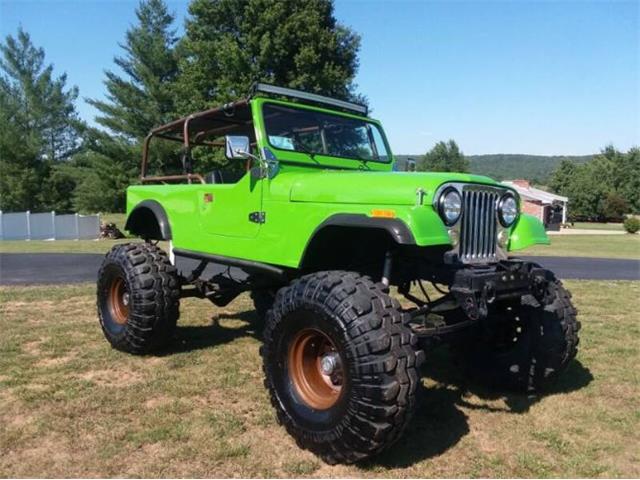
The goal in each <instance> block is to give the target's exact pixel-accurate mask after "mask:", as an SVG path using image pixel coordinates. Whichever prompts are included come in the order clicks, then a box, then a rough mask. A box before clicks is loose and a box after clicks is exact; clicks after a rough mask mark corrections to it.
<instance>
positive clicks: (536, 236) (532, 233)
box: [509, 213, 551, 251]
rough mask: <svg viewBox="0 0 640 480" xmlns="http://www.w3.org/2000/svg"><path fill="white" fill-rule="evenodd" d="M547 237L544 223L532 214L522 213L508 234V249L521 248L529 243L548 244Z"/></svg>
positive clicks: (528, 245)
mask: <svg viewBox="0 0 640 480" xmlns="http://www.w3.org/2000/svg"><path fill="white" fill-rule="evenodd" d="M550 243H551V242H550V241H549V237H548V236H547V233H546V232H545V230H544V225H542V222H540V220H538V219H537V218H536V217H534V216H533V215H527V214H526V213H523V214H521V215H520V218H518V222H517V223H516V225H515V227H514V228H513V229H512V231H511V235H510V236H509V250H511V251H513V250H522V249H523V248H527V247H530V246H531V245H536V244H543V245H549V244H550Z"/></svg>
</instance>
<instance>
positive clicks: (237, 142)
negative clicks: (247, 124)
mask: <svg viewBox="0 0 640 480" xmlns="http://www.w3.org/2000/svg"><path fill="white" fill-rule="evenodd" d="M224 143H225V156H226V157H227V159H229V160H234V159H238V158H248V157H250V156H251V147H250V144H249V137H245V136H241V135H226V136H225V137H224Z"/></svg>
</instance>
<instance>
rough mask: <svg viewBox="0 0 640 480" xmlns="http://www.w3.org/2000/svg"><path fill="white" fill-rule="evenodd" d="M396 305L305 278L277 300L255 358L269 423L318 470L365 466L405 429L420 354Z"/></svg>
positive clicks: (336, 279)
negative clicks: (271, 414)
mask: <svg viewBox="0 0 640 480" xmlns="http://www.w3.org/2000/svg"><path fill="white" fill-rule="evenodd" d="M406 321H407V318H406V316H405V315H404V314H403V313H402V312H401V311H400V305H399V304H398V302H397V301H396V300H394V299H392V298H391V297H390V296H389V295H388V294H387V293H386V292H385V291H383V290H382V289H381V287H380V286H379V285H378V284H375V283H374V282H372V281H371V280H370V279H369V278H367V277H363V276H360V275H358V274H356V273H351V272H333V271H332V272H320V273H315V274H312V275H307V276H305V277H302V278H300V279H298V280H296V281H294V282H293V283H292V284H291V285H290V286H288V287H285V288H283V289H281V290H280V291H278V293H277V295H276V299H275V302H274V305H273V307H272V308H271V309H270V310H269V312H268V314H267V324H266V328H265V334H264V346H263V348H262V356H263V362H264V372H265V376H266V381H265V383H266V386H267V388H268V389H269V393H270V395H271V401H272V403H273V405H274V407H275V408H276V411H277V414H278V419H279V421H280V423H281V424H283V425H284V426H285V428H286V429H287V431H288V432H289V433H290V434H291V435H292V436H293V437H294V438H295V439H296V441H297V443H298V445H299V446H300V447H302V448H307V449H309V450H311V451H313V452H314V453H316V454H317V455H319V456H320V457H321V458H323V459H324V460H325V461H326V462H328V463H332V464H333V463H351V462H355V461H358V460H362V459H364V458H367V457H370V456H372V455H374V454H376V453H378V452H380V451H382V450H383V449H384V448H386V447H387V446H389V445H390V444H392V443H393V442H394V441H395V440H397V439H398V438H399V436H400V435H401V433H402V432H403V430H404V429H405V427H406V425H407V424H408V422H409V419H410V416H411V414H412V411H413V408H414V404H415V392H416V387H417V385H418V372H417V367H418V365H419V363H420V362H421V360H422V352H421V351H418V350H417V349H416V344H417V338H416V337H415V335H414V334H413V333H412V332H411V330H410V329H409V327H408V326H407V324H406Z"/></svg>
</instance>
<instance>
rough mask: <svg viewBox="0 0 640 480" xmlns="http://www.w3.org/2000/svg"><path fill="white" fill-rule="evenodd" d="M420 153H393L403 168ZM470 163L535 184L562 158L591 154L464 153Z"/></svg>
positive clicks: (583, 159)
mask: <svg viewBox="0 0 640 480" xmlns="http://www.w3.org/2000/svg"><path fill="white" fill-rule="evenodd" d="M420 156H421V155H395V157H396V159H398V163H399V167H400V169H401V170H403V169H404V165H405V163H406V160H407V158H413V159H414V160H416V161H417V160H418V159H419V158H420ZM465 156H466V157H467V158H468V159H469V162H470V163H471V171H472V172H473V173H477V174H479V175H487V176H488V177H492V178H495V179H496V180H513V179H516V178H524V179H526V180H530V181H532V182H534V183H537V184H545V183H546V182H547V180H548V179H549V177H550V175H551V173H552V172H553V171H554V170H555V169H556V167H557V166H558V165H559V164H560V162H561V161H562V160H571V161H572V162H576V163H586V162H588V161H589V160H591V159H592V158H593V157H594V156H593V155H580V156H562V155H550V156H547V155H526V154H511V153H497V154H491V155H465Z"/></svg>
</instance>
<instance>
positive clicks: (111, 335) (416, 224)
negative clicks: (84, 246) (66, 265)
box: [97, 84, 580, 463]
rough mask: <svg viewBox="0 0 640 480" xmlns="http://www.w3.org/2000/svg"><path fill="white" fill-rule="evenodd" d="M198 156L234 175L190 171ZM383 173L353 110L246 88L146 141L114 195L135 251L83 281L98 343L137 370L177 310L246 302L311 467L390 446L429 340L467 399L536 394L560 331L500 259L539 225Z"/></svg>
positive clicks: (268, 88)
mask: <svg viewBox="0 0 640 480" xmlns="http://www.w3.org/2000/svg"><path fill="white" fill-rule="evenodd" d="M156 139H164V140H168V141H174V142H180V144H181V145H182V147H181V150H179V152H181V153H177V152H178V150H175V148H174V150H173V151H174V152H176V158H178V157H181V160H182V165H181V169H180V170H176V171H174V172H173V174H167V172H160V173H161V175H157V174H156V173H158V172H155V171H153V169H152V168H151V167H150V164H151V163H152V162H151V161H150V158H151V157H152V155H150V147H151V146H152V145H156V144H157V143H158V144H159V145H160V144H162V143H164V147H165V150H164V152H167V151H169V150H167V148H166V147H167V146H168V145H170V144H167V143H166V142H155V141H154V142H153V143H152V140H156ZM216 149H219V150H220V152H222V151H223V149H224V152H225V155H226V158H227V159H228V160H229V164H230V165H231V166H233V165H234V163H235V165H236V166H237V167H241V168H237V169H236V170H237V171H240V174H236V175H233V174H230V173H229V172H225V171H219V170H214V171H212V172H208V173H205V172H202V171H201V172H200V173H196V172H197V170H198V168H197V165H198V164H204V163H205V162H206V161H208V160H210V159H211V158H212V155H214V153H212V150H213V151H214V152H215V150H216ZM207 155H208V157H207ZM207 159H208V160H207ZM176 163H177V162H176ZM394 166H395V162H394V158H393V155H392V154H391V150H390V149H389V144H388V143H387V140H386V138H385V135H384V132H383V130H382V126H381V125H380V123H379V122H378V121H376V120H372V119H370V118H368V117H367V108H366V107H364V106H362V105H358V104H354V103H349V102H344V101H341V100H337V99H332V98H327V97H323V96H319V95H315V94H310V93H305V92H300V91H296V90H291V89H286V88H281V87H275V86H272V85H266V84H257V85H255V86H254V88H253V89H252V91H251V93H250V95H249V96H248V97H247V98H245V99H243V100H239V101H236V102H234V103H229V104H226V105H223V106H222V107H219V108H214V109H211V110H207V111H204V112H199V113H195V114H193V115H189V116H188V117H186V118H182V119H179V120H176V121H174V122H171V123H169V124H167V125H164V126H161V127H159V128H156V129H154V130H153V131H152V132H151V133H150V134H149V136H148V137H147V138H146V140H145V144H144V151H143V158H142V172H141V177H140V185H135V186H132V187H129V189H128V191H127V212H128V218H127V223H126V229H127V230H128V231H129V232H131V233H132V234H134V235H137V236H139V237H141V238H142V239H144V242H139V243H130V244H123V245H117V246H115V247H114V248H113V249H112V250H111V251H110V252H109V253H108V254H107V255H106V257H105V259H104V263H103V264H102V267H101V269H100V273H99V278H98V289H97V295H98V312H99V317H100V324H101V326H102V329H103V331H104V334H105V336H106V337H107V339H108V340H109V342H110V343H111V345H113V346H114V347H115V348H118V349H120V350H124V351H126V352H131V353H136V354H143V353H147V352H150V351H152V350H155V349H159V348H162V347H163V346H165V345H166V344H167V342H169V341H171V339H172V337H173V334H174V330H175V327H176V321H177V320H178V316H179V311H178V309H179V302H180V298H184V297H199V298H206V299H208V300H210V301H211V302H213V303H214V304H215V305H217V306H224V305H227V304H228V303H229V302H231V301H232V300H233V299H235V298H236V297H237V296H238V295H240V294H242V293H243V292H250V294H251V297H252V298H253V301H254V303H255V308H256V312H257V315H256V317H257V318H258V319H259V321H260V322H261V323H262V322H263V323H264V325H263V341H264V344H263V346H262V350H261V354H262V359H263V365H264V366H263V368H264V375H265V385H266V387H267V388H268V390H269V393H270V395H271V401H272V403H273V406H274V408H275V409H276V411H277V415H278V419H279V421H280V422H281V423H282V424H283V425H284V426H285V427H286V429H287V430H288V432H289V433H290V434H291V435H292V436H293V437H295V439H296V441H297V443H298V445H300V446H301V447H303V448H308V449H310V450H312V451H313V452H315V453H316V454H318V455H319V456H321V457H322V458H323V459H324V460H325V461H327V462H329V463H337V462H354V461H358V460H361V459H364V458H367V457H370V456H372V455H375V454H377V453H379V452H380V451H381V450H383V449H384V448H386V447H387V446H389V445H390V444H392V443H393V442H394V441H396V440H397V439H398V438H399V437H400V435H401V434H402V432H403V430H404V429H405V427H406V426H407V424H408V423H409V421H410V418H411V414H412V411H413V409H414V408H415V403H416V398H415V397H416V388H417V387H418V385H419V382H420V373H419V367H420V364H421V363H422V362H423V359H424V357H425V354H424V352H425V351H426V350H428V349H431V348H433V347H434V346H435V345H438V344H439V343H441V342H446V343H448V345H449V348H450V350H451V352H452V354H453V355H454V357H456V358H458V359H459V360H460V363H461V365H462V367H463V368H465V370H466V371H467V372H468V373H469V374H470V375H472V377H473V381H474V382H485V383H487V384H490V385H492V386H494V387H497V388H501V389H505V388H508V389H516V390H520V391H524V392H534V391H539V390H543V389H544V388H545V387H547V386H548V385H549V384H550V382H551V381H553V380H554V379H555V378H556V377H557V376H558V375H559V374H560V373H561V372H562V371H563V370H564V369H565V368H566V367H567V365H568V363H569V362H570V361H571V360H572V359H573V358H574V357H575V355H576V347H577V345H578V336H577V333H578V330H579V328H580V324H579V322H578V321H577V320H576V310H575V308H574V307H573V306H572V304H571V300H570V297H571V296H570V294H569V292H567V290H565V289H564V288H563V286H562V284H561V283H560V281H558V280H557V279H556V278H555V276H554V275H553V273H551V272H550V271H548V270H545V269H543V268H541V267H540V266H539V265H536V264H534V263H531V262H526V261H522V260H518V259H515V258H510V257H509V253H510V252H513V251H515V250H519V249H522V248H525V247H528V246H529V245H533V244H540V243H548V239H547V236H546V235H545V232H544V228H543V226H542V224H541V223H540V222H539V221H538V220H537V219H535V218H534V217H532V216H529V215H526V214H523V213H521V212H520V199H519V197H518V194H517V193H516V192H515V191H513V190H512V189H510V188H508V187H505V186H504V185H501V184H499V183H497V182H495V181H493V180H491V179H489V178H486V177H482V176H476V175H469V174H463V173H437V172H429V173H422V172H411V173H410V172H397V171H395V168H394ZM152 171H153V174H152V173H151V172H152ZM159 240H165V241H168V242H169V247H168V250H169V251H168V252H164V251H163V250H161V249H160V248H158V246H157V241H159ZM176 257H187V258H189V259H192V260H191V261H182V262H186V263H190V264H192V268H189V269H188V270H187V271H184V272H182V271H178V269H177V268H176V267H175V259H176ZM194 259H195V262H194ZM209 264H212V265H216V266H217V267H216V268H213V267H212V268H209V269H206V267H207V266H208V265H209ZM220 266H222V267H223V268H220ZM230 267H235V268H236V271H235V272H232V271H231V269H230ZM238 269H239V270H241V272H238ZM205 270H209V271H213V273H210V274H208V275H203V274H204V272H205ZM423 282H428V283H430V284H432V286H430V287H429V288H428V289H427V288H425V287H424V285H423ZM391 287H394V292H397V293H394V294H392V293H391ZM400 297H404V299H406V301H403V303H402V304H401V303H400V302H399V301H398V298H400Z"/></svg>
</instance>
